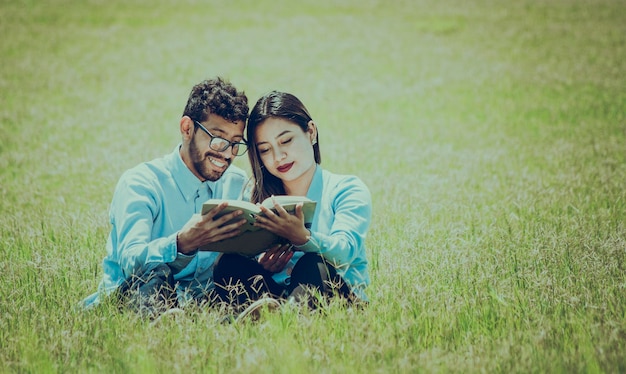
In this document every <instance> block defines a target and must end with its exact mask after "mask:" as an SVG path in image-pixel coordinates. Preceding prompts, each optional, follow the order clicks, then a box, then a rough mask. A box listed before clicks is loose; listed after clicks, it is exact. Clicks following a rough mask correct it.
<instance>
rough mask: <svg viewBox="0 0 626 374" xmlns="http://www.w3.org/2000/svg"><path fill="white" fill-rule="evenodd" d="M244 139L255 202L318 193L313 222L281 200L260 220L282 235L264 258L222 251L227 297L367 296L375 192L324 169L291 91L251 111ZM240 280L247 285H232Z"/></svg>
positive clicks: (220, 274) (218, 277)
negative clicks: (281, 242)
mask: <svg viewBox="0 0 626 374" xmlns="http://www.w3.org/2000/svg"><path fill="white" fill-rule="evenodd" d="M247 139H248V142H249V152H248V155H249V158H250V164H251V167H252V172H253V177H254V181H255V184H254V188H253V191H252V197H251V200H252V202H255V203H258V202H261V201H263V200H264V199H265V198H267V197H271V196H274V195H296V196H306V197H308V198H309V199H311V200H314V201H317V207H316V211H315V216H314V219H313V223H312V226H311V228H310V230H308V229H307V228H306V227H305V225H304V218H303V214H302V207H301V205H299V206H297V207H296V213H295V215H292V214H288V213H287V212H286V211H285V210H284V209H283V208H282V207H281V206H280V205H276V210H277V213H274V212H272V211H271V210H269V209H266V208H263V207H262V208H261V210H262V211H263V212H264V213H265V215H266V217H258V218H257V222H256V224H255V225H257V226H259V227H261V228H264V229H267V230H270V231H272V232H274V233H275V234H277V235H279V236H281V237H283V238H285V240H286V241H287V242H288V244H286V245H281V246H276V247H273V248H270V249H269V250H268V251H267V252H265V253H264V254H263V255H262V256H260V257H259V258H253V259H251V258H246V257H243V256H239V255H232V254H228V255H226V254H225V255H223V256H222V257H221V258H220V259H219V260H218V263H217V264H216V267H215V273H214V278H215V282H216V285H217V287H216V289H217V292H218V295H219V296H220V298H221V299H222V300H224V301H229V302H235V303H238V304H244V303H245V302H247V301H253V300H256V299H258V298H260V297H261V296H263V295H264V294H267V293H269V294H270V295H271V296H273V297H277V298H283V297H288V296H292V297H294V298H296V299H302V298H303V297H307V298H308V295H309V294H308V290H309V289H311V288H313V289H317V290H318V291H319V292H321V293H322V294H323V295H325V296H332V295H339V296H341V297H344V298H346V299H348V300H349V301H357V300H367V297H366V295H365V292H364V291H365V288H366V287H367V285H368V284H369V274H368V268H367V258H366V253H365V252H366V251H365V237H366V232H367V230H368V227H369V224H370V220H371V196H370V193H369V190H368V188H367V187H366V186H365V184H364V183H363V182H362V181H361V180H360V179H359V178H357V177H354V176H346V175H337V174H333V173H331V172H329V171H327V170H324V169H322V168H321V167H320V166H319V164H320V162H321V156H320V148H319V141H318V130H317V126H316V125H315V122H314V121H313V119H312V118H311V116H310V114H309V112H308V111H307V109H306V108H305V106H304V104H302V102H301V101H300V100H299V99H298V98H296V97H295V96H294V95H291V94H289V93H284V92H276V91H273V92H270V93H268V94H266V95H265V96H263V97H261V98H260V99H259V100H258V101H257V103H256V105H255V106H254V108H253V109H252V112H251V113H250V117H249V119H248V128H247ZM236 283H241V284H243V287H244V288H245V292H243V291H242V290H241V289H239V290H237V289H233V288H232V287H229V286H232V285H234V284H236Z"/></svg>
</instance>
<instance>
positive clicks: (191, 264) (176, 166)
mask: <svg viewBox="0 0 626 374" xmlns="http://www.w3.org/2000/svg"><path fill="white" fill-rule="evenodd" d="M179 148H180V145H178V146H177V147H176V148H175V149H174V151H173V152H172V153H170V154H169V155H166V156H165V157H162V158H158V159H155V160H153V161H150V162H146V163H143V164H140V165H138V166H136V167H134V168H132V169H130V170H128V171H126V172H125V173H124V174H123V175H122V177H121V178H120V180H119V182H118V184H117V186H116V188H115V192H114V194H113V200H112V202H111V207H110V212H109V218H110V222H111V226H112V228H111V233H110V234H109V238H108V240H107V244H106V249H107V256H106V257H105V258H104V261H103V263H102V267H103V272H104V274H103V279H102V281H101V282H100V285H99V287H98V292H96V293H94V294H93V295H91V296H89V297H87V298H86V299H85V300H84V301H83V304H84V306H85V307H89V306H91V305H95V304H97V303H98V302H99V301H100V298H101V297H102V296H104V295H108V294H110V293H111V292H113V291H114V290H116V289H117V287H119V286H120V285H121V284H122V283H123V282H124V280H126V279H128V278H129V277H130V276H131V275H133V274H140V273H141V272H142V269H145V268H148V267H150V266H151V265H153V264H160V263H167V264H168V265H170V267H171V268H172V270H173V272H174V279H175V280H176V281H177V282H178V284H179V288H178V292H179V297H181V296H185V297H192V298H193V297H199V296H201V295H203V294H206V292H208V290H210V289H211V288H213V287H214V285H213V265H214V262H215V259H216V258H217V256H218V255H219V253H217V252H198V253H197V254H195V255H192V256H186V255H183V254H181V253H178V251H177V248H176V234H177V232H178V231H179V230H180V229H181V228H182V227H183V226H184V224H185V223H187V221H189V219H190V218H191V217H192V215H193V214H196V213H200V211H201V206H202V203H203V202H204V201H206V200H207V199H209V198H216V199H241V198H242V195H243V191H244V186H245V184H246V182H247V181H248V177H247V176H246V173H245V172H244V171H243V170H241V169H239V168H238V167H236V166H234V165H231V166H230V167H229V168H228V169H227V170H226V172H225V173H224V175H223V176H222V177H221V178H220V179H219V180H217V181H216V182H210V181H205V182H201V181H200V180H199V179H198V178H197V177H196V176H195V175H194V174H193V173H192V172H191V171H190V170H189V168H188V167H187V166H186V165H185V163H184V162H183V160H182V158H181V157H180V153H179Z"/></svg>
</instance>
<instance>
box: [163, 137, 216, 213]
mask: <svg viewBox="0 0 626 374" xmlns="http://www.w3.org/2000/svg"><path fill="white" fill-rule="evenodd" d="M180 147H181V144H178V145H177V146H176V147H175V148H174V151H173V152H172V154H171V159H172V177H173V178H174V182H175V183H176V185H177V186H178V189H179V190H180V193H181V194H182V195H183V196H184V198H185V200H186V201H189V200H193V199H194V198H195V197H196V194H197V192H198V189H199V188H200V186H201V185H203V184H204V185H205V186H204V188H208V189H209V195H211V194H212V192H213V191H215V184H216V183H217V181H208V180H207V181H204V182H202V181H200V179H198V177H196V176H195V175H194V174H193V173H192V172H191V170H189V168H188V167H187V165H186V164H185V163H184V162H183V158H182V157H181V156H180Z"/></svg>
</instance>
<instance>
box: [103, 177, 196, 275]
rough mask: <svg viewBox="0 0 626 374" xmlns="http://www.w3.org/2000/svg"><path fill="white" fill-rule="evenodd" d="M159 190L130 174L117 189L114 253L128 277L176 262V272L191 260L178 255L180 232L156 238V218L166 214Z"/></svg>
mask: <svg viewBox="0 0 626 374" xmlns="http://www.w3.org/2000/svg"><path fill="white" fill-rule="evenodd" d="M156 191H157V190H156V189H155V188H151V187H150V186H149V185H147V184H146V183H145V182H144V183H141V181H139V180H138V179H137V178H132V177H131V176H128V175H127V176H126V177H124V178H122V179H121V180H120V182H119V183H118V185H117V187H116V191H115V193H114V196H113V201H112V203H111V211H110V220H111V224H112V231H111V241H112V250H113V254H114V256H115V257H116V258H117V259H118V263H119V265H120V266H121V268H122V270H123V272H124V275H125V277H127V278H128V277H129V276H130V275H131V274H137V273H140V272H142V269H146V268H147V267H150V266H151V265H152V264H158V263H173V264H172V265H173V266H172V267H173V269H174V271H175V272H176V269H182V268H184V266H185V265H186V263H188V262H189V261H190V258H189V256H184V255H181V256H179V253H178V252H177V247H176V232H174V233H171V234H169V235H166V236H162V237H153V236H155V235H154V233H155V231H156V230H155V228H154V222H155V217H156V216H157V215H159V214H161V213H162V212H161V202H160V196H159V194H158V193H157V192H156Z"/></svg>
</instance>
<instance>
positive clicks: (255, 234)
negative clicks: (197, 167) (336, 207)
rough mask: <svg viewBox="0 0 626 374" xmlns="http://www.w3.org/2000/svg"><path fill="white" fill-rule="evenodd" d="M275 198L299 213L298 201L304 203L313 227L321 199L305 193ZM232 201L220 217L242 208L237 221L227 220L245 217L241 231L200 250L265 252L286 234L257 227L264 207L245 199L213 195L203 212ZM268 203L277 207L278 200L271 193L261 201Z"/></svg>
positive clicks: (265, 204)
mask: <svg viewBox="0 0 626 374" xmlns="http://www.w3.org/2000/svg"><path fill="white" fill-rule="evenodd" d="M274 200H275V201H276V202H277V203H278V204H280V205H281V206H282V207H283V208H284V209H285V210H286V211H287V212H288V213H291V214H295V210H296V205H297V204H299V203H302V204H303V205H302V213H303V214H304V226H305V227H306V228H310V227H311V222H312V221H313V215H314V214H315V206H316V205H317V203H316V202H315V201H313V200H310V199H308V198H306V197H304V196H287V195H285V196H274ZM224 201H226V202H228V206H227V207H226V209H224V210H223V211H222V212H220V214H219V215H218V216H217V217H216V218H219V217H221V216H223V215H224V214H227V213H230V212H233V211H235V210H242V211H243V214H242V215H241V216H239V217H237V218H235V220H234V221H231V222H227V223H226V225H227V224H229V223H232V222H236V221H238V220H241V219H245V220H246V221H248V222H246V223H245V224H243V226H241V227H240V234H239V235H237V236H235V237H232V238H229V239H225V240H220V241H219V242H215V243H211V244H208V245H206V246H204V247H200V250H204V251H214V252H224V253H239V254H242V255H246V256H254V255H257V254H259V253H261V252H265V251H266V250H267V249H269V248H270V247H271V246H273V245H275V244H278V243H282V242H283V241H284V239H283V238H281V237H279V236H277V235H275V234H274V233H271V232H269V231H267V230H264V229H261V228H259V227H255V226H253V225H252V224H253V223H254V222H255V220H256V218H255V216H256V215H260V216H262V215H263V214H262V213H261V209H260V208H259V207H258V206H257V205H256V204H253V203H250V202H247V201H242V200H221V199H210V200H207V201H206V202H205V203H204V204H203V205H202V214H207V213H208V212H209V211H210V210H211V209H213V208H215V207H216V206H218V205H219V204H220V203H222V202H224ZM261 205H263V206H264V207H266V208H268V209H271V210H273V211H274V212H276V209H274V203H273V201H272V198H271V197H269V198H267V199H265V200H263V202H262V203H261Z"/></svg>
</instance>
